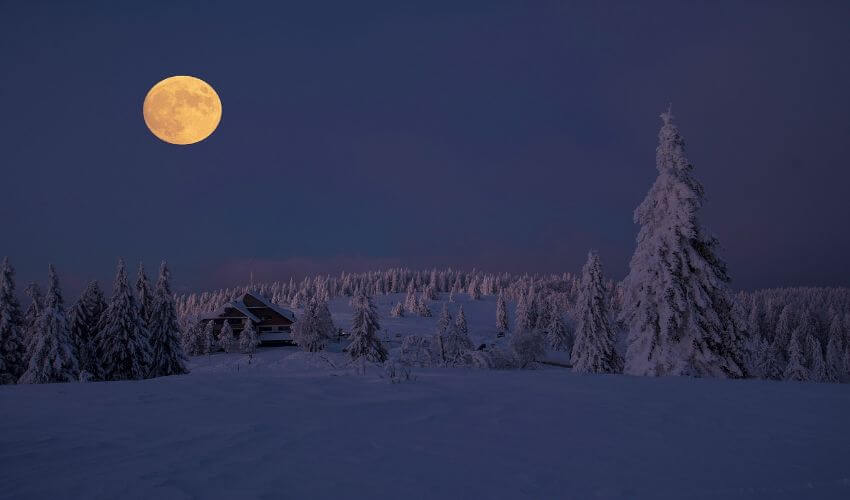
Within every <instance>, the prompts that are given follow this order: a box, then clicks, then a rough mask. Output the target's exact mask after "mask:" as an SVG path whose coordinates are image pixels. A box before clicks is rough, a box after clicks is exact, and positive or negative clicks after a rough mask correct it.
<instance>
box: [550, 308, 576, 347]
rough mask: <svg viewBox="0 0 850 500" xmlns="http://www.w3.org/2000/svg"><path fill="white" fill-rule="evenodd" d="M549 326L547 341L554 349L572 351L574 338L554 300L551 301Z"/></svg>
mask: <svg viewBox="0 0 850 500" xmlns="http://www.w3.org/2000/svg"><path fill="white" fill-rule="evenodd" d="M548 316H549V326H548V327H547V328H546V343H547V344H549V347H550V348H551V349H552V350H554V351H566V352H568V353H569V352H571V350H572V340H571V339H570V335H569V332H568V331H567V326H566V325H565V324H564V317H563V316H562V315H561V311H560V310H559V308H558V304H557V303H556V302H555V301H554V300H550V301H549V314H548Z"/></svg>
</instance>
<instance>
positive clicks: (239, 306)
mask: <svg viewBox="0 0 850 500" xmlns="http://www.w3.org/2000/svg"><path fill="white" fill-rule="evenodd" d="M228 308H232V309H236V310H237V311H239V312H241V313H242V314H244V315H245V316H246V317H247V318H248V319H250V320H251V321H253V322H254V323H259V322H260V321H261V320H260V318H258V317H257V316H255V315H254V314H253V313H252V312H251V311H249V310H248V307H247V306H246V305H245V303H244V302H242V299H239V300H232V301H230V302H228V303H227V304H224V305H223V306H221V307H219V308H218V309H216V310H215V311H213V312H211V313H206V314H202V315H201V319H215V318H218V317H221V316H223V315H224V314H225V312H226V311H227V309H228Z"/></svg>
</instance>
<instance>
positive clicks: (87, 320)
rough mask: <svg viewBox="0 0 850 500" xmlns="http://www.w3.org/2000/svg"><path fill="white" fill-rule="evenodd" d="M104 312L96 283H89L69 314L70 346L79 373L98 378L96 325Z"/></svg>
mask: <svg viewBox="0 0 850 500" xmlns="http://www.w3.org/2000/svg"><path fill="white" fill-rule="evenodd" d="M105 310H106V301H105V300H104V297H103V292H102V291H101V289H100V286H99V285H98V283H97V281H91V282H89V284H88V285H87V286H86V288H85V290H83V293H82V295H80V298H79V299H78V300H77V302H76V303H75V304H74V307H73V308H72V309H71V313H70V314H69V321H70V325H69V331H70V335H71V344H73V346H74V352H75V353H76V354H77V360H78V361H79V364H80V371H85V372H87V373H88V374H89V375H91V376H95V377H96V376H98V373H99V371H100V366H99V362H98V358H97V352H96V337H97V332H98V324H99V323H100V321H101V317H102V315H103V312H104V311H105Z"/></svg>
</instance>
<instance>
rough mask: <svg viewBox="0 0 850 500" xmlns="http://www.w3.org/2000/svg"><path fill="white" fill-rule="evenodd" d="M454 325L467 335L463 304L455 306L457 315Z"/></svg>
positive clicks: (467, 329)
mask: <svg viewBox="0 0 850 500" xmlns="http://www.w3.org/2000/svg"><path fill="white" fill-rule="evenodd" d="M455 327H457V329H458V331H459V332H460V333H461V334H463V335H469V327H468V326H467V324H466V314H464V312H463V304H461V305H460V306H458V308H457V316H456V317H455Z"/></svg>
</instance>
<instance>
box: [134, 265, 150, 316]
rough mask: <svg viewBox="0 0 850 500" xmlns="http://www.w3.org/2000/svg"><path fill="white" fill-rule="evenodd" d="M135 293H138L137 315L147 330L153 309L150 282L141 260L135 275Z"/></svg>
mask: <svg viewBox="0 0 850 500" xmlns="http://www.w3.org/2000/svg"><path fill="white" fill-rule="evenodd" d="M136 293H137V294H138V302H137V304H138V305H139V317H140V318H142V321H143V322H144V325H145V328H147V329H148V331H149V330H150V324H149V322H150V319H151V312H152V309H153V293H151V284H150V281H148V276H147V275H146V274H145V265H144V263H142V262H139V270H138V274H137V275H136Z"/></svg>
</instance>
